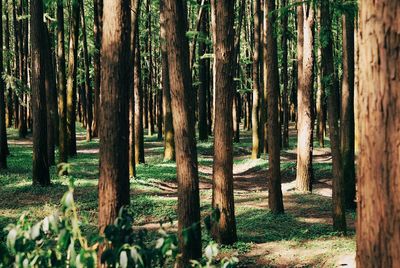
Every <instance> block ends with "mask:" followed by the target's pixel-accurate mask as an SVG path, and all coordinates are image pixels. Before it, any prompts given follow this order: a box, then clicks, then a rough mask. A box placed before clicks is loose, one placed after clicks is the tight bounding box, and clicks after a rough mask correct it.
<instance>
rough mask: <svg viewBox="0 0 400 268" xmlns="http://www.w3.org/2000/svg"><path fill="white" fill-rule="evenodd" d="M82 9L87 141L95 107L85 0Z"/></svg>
mask: <svg viewBox="0 0 400 268" xmlns="http://www.w3.org/2000/svg"><path fill="white" fill-rule="evenodd" d="M79 2H80V9H81V26H82V39H83V59H84V64H85V66H84V67H85V94H86V98H85V99H86V103H83V106H85V107H86V114H85V116H84V117H85V119H86V120H85V122H86V141H90V140H91V139H92V123H93V122H92V121H93V107H92V86H91V84H90V72H89V68H90V66H89V65H90V59H89V52H88V45H87V37H86V21H85V20H86V18H85V7H84V5H83V0H79Z"/></svg>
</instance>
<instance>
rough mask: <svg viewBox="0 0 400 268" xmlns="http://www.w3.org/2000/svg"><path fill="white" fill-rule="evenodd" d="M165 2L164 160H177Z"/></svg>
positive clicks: (162, 11)
mask: <svg viewBox="0 0 400 268" xmlns="http://www.w3.org/2000/svg"><path fill="white" fill-rule="evenodd" d="M165 23H166V22H165V6H164V1H160V38H161V40H160V43H161V65H162V66H161V68H162V94H163V120H164V160H166V161H174V160H175V142H174V127H173V123H172V110H171V89H170V85H169V71H168V53H167V44H166V25H165Z"/></svg>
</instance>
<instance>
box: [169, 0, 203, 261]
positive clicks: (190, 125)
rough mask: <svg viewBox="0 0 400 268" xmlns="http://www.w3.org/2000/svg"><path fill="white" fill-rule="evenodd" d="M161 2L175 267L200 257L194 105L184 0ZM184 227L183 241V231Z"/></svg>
mask: <svg viewBox="0 0 400 268" xmlns="http://www.w3.org/2000/svg"><path fill="white" fill-rule="evenodd" d="M164 3H165V21H166V25H165V26H166V27H165V28H166V40H167V51H168V66H169V81H170V88H171V97H172V113H173V115H174V116H173V125H174V131H175V150H176V169H177V172H176V173H177V181H178V239H179V247H180V250H181V253H182V255H181V256H180V257H179V259H178V261H177V263H178V267H186V266H188V265H189V260H191V259H199V258H200V257H201V229H200V200H199V177H198V163H197V149H196V135H195V118H194V112H195V107H194V98H193V91H192V81H191V80H192V77H191V72H190V66H189V43H188V40H187V37H186V31H187V13H186V8H185V5H186V1H182V0H165V2H164ZM187 228H189V231H186V234H187V243H185V239H184V234H183V231H184V230H185V229H187Z"/></svg>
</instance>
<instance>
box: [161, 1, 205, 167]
mask: <svg viewBox="0 0 400 268" xmlns="http://www.w3.org/2000/svg"><path fill="white" fill-rule="evenodd" d="M165 27H166V25H165V7H164V1H160V46H161V65H162V66H161V68H162V70H161V72H162V96H163V109H162V110H163V120H164V160H166V161H171V160H175V142H174V127H173V122H172V110H171V89H170V87H169V71H168V53H167V44H166V29H165ZM199 124H200V123H199Z"/></svg>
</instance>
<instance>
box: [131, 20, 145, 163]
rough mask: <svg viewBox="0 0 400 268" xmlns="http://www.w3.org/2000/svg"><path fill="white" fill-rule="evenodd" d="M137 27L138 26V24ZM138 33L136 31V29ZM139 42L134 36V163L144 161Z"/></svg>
mask: <svg viewBox="0 0 400 268" xmlns="http://www.w3.org/2000/svg"><path fill="white" fill-rule="evenodd" d="M138 27H139V26H138ZM137 34H138V31H137ZM140 59H141V58H140V43H139V38H136V44H135V62H134V77H137V79H135V80H134V94H135V163H136V164H139V163H144V162H145V158H144V137H143V135H144V133H143V86H142V79H141V77H142V71H141V70H142V69H141V63H140Z"/></svg>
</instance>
